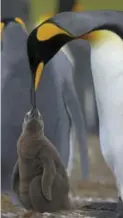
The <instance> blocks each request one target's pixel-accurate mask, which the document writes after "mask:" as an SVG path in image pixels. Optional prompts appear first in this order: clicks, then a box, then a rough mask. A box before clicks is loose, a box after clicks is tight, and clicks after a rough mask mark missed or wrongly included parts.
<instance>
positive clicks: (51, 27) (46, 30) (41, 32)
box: [37, 23, 72, 41]
mask: <svg viewBox="0 0 123 218" xmlns="http://www.w3.org/2000/svg"><path fill="white" fill-rule="evenodd" d="M58 34H64V35H68V36H70V37H72V35H71V34H70V33H68V32H66V31H65V30H63V29H61V28H60V27H58V26H56V25H55V24H53V23H44V24H43V25H41V26H39V27H38V30H37V39H38V40H39V41H45V40H48V39H50V38H52V37H53V36H56V35H58Z"/></svg>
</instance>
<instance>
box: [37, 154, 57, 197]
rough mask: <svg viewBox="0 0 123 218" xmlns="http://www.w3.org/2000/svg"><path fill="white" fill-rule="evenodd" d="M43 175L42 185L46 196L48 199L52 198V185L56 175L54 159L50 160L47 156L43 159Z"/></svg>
mask: <svg viewBox="0 0 123 218" xmlns="http://www.w3.org/2000/svg"><path fill="white" fill-rule="evenodd" d="M42 164H43V175H42V179H41V187H42V192H43V195H44V197H45V198H46V199H47V200H48V201H51V200H52V185H53V181H54V178H55V175H56V168H55V165H54V163H53V161H49V160H48V159H47V158H45V157H44V158H43V159H42Z"/></svg>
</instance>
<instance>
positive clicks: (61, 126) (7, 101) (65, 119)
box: [1, 22, 88, 191]
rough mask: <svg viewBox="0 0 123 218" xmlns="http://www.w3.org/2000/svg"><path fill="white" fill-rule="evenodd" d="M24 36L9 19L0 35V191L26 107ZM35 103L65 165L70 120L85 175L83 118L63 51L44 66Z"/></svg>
mask: <svg viewBox="0 0 123 218" xmlns="http://www.w3.org/2000/svg"><path fill="white" fill-rule="evenodd" d="M27 37H28V34H27V32H26V31H25V30H24V29H23V28H22V26H20V25H19V24H17V23H13V22H12V23H10V24H8V25H7V26H6V28H5V30H4V31H3V34H2V42H3V49H2V54H1V59H2V61H1V62H2V73H1V81H2V83H1V84H2V89H1V106H2V107H1V112H2V114H1V115H2V116H1V135H2V138H1V154H2V158H1V167H2V176H1V178H2V191H9V190H10V189H11V186H10V181H11V173H12V169H13V166H14V164H15V162H16V158H17V155H16V142H17V139H18V137H19V135H20V132H21V123H22V121H23V117H24V114H25V111H28V110H29V108H30V94H29V93H30V87H31V76H30V75H31V73H30V69H29V65H28V58H27V53H26V43H27ZM62 62H63V63H64V64H63V68H62V69H61V68H59V67H58V66H59V65H58V64H56V63H60V65H61V63H62ZM53 63H54V64H53ZM66 72H67V73H66ZM66 91H67V93H66ZM46 99H47V100H46ZM37 105H38V108H39V109H40V110H41V111H42V114H43V119H44V123H45V130H44V131H45V134H46V136H47V137H48V138H49V139H50V140H51V141H52V143H53V144H55V145H56V147H57V149H58V151H59V152H60V155H61V157H62V160H63V162H64V164H65V166H66V167H67V166H68V161H69V155H70V154H69V147H70V146H71V144H70V138H71V136H70V135H71V134H70V133H71V131H72V129H71V126H72V124H73V123H74V125H75V126H76V132H77V136H78V141H79V144H80V155H82V157H83V159H82V161H83V175H84V176H85V177H86V176H87V174H88V160H87V150H86V149H87V148H86V134H85V132H84V131H85V130H84V129H85V128H84V123H83V117H82V115H81V111H80V109H79V107H80V106H79V102H78V99H77V96H76V91H75V88H74V85H73V81H72V65H71V63H70V62H69V61H68V60H67V57H66V56H65V55H64V53H63V52H59V54H58V55H57V56H56V57H55V59H54V61H53V62H52V61H51V62H50V63H49V64H48V65H47V67H46V69H45V72H44V74H43V76H42V79H41V83H40V86H39V88H38V90H37ZM75 111H76V112H77V111H78V113H75ZM80 131H81V132H80ZM10 150H11V152H9V151H10Z"/></svg>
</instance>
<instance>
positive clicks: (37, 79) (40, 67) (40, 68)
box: [34, 62, 44, 91]
mask: <svg viewBox="0 0 123 218" xmlns="http://www.w3.org/2000/svg"><path fill="white" fill-rule="evenodd" d="M43 68H44V63H43V62H40V63H39V64H38V67H37V70H36V73H35V84H34V85H35V91H36V90H37V88H38V86H39V82H40V80H41V76H42V72H43Z"/></svg>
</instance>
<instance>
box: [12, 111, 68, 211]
mask: <svg viewBox="0 0 123 218" xmlns="http://www.w3.org/2000/svg"><path fill="white" fill-rule="evenodd" d="M17 154H18V160H17V163H16V166H15V169H14V171H13V181H12V185H13V189H14V191H15V192H16V193H17V195H18V197H19V199H20V202H21V203H22V205H23V206H24V207H25V208H26V209H31V210H35V211H36V212H41V213H43V212H55V211H60V210H66V209H70V202H69V198H68V193H69V180H68V176H67V172H66V170H65V166H64V164H63V162H62V160H61V157H60V155H59V153H58V151H57V149H56V148H55V146H54V145H53V144H52V143H51V142H50V141H49V140H48V139H47V137H46V136H45V135H44V123H43V119H42V116H41V114H40V112H39V111H38V110H37V108H33V109H32V110H31V111H29V112H28V113H27V114H26V115H25V117H24V122H23V128H22V133H21V134H20V137H19V139H18V142H17Z"/></svg>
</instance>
